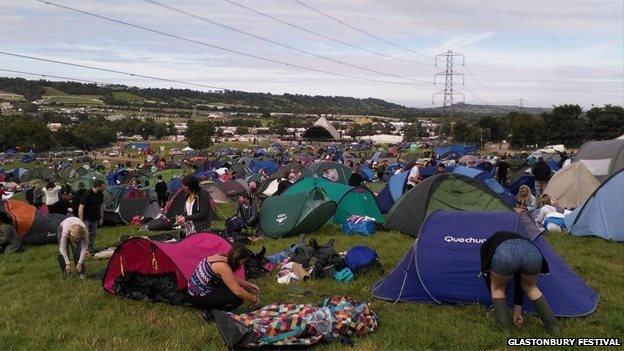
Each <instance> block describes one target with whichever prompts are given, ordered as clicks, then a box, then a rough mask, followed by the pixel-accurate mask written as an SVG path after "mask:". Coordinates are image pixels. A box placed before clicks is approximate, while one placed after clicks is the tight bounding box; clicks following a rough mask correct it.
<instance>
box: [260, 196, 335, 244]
mask: <svg viewBox="0 0 624 351" xmlns="http://www.w3.org/2000/svg"><path fill="white" fill-rule="evenodd" d="M335 211H336V203H335V202H334V201H331V200H330V199H329V198H328V197H327V195H326V194H325V192H324V191H323V190H322V189H320V188H316V187H315V188H312V189H310V190H309V191H307V192H295V193H292V194H282V195H279V196H271V197H268V198H267V199H266V200H264V202H262V207H261V208H260V222H259V224H260V230H261V231H262V232H263V233H264V234H265V235H267V236H269V237H271V238H281V237H284V236H286V235H289V236H292V235H298V234H303V233H312V232H314V231H315V230H317V229H318V228H320V227H322V226H323V225H324V224H325V223H326V222H327V221H328V220H329V219H330V218H331V217H332V216H333V215H334V212H335Z"/></svg>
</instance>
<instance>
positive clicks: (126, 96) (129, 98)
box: [113, 91, 145, 102]
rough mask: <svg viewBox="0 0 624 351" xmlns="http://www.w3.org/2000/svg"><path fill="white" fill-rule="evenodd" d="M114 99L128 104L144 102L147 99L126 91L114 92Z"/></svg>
mask: <svg viewBox="0 0 624 351" xmlns="http://www.w3.org/2000/svg"><path fill="white" fill-rule="evenodd" d="M113 99H115V100H120V101H126V102H143V101H145V98H143V97H141V96H138V95H135V94H132V93H128V92H125V91H113Z"/></svg>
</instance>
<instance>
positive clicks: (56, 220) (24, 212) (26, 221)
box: [0, 200, 66, 244]
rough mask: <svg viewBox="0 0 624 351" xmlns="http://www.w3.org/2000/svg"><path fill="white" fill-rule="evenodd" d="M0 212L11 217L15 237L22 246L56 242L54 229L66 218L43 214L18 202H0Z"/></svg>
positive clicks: (24, 203) (22, 202)
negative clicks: (15, 232)
mask: <svg viewBox="0 0 624 351" xmlns="http://www.w3.org/2000/svg"><path fill="white" fill-rule="evenodd" d="M0 212H4V213H6V214H8V215H9V217H11V219H12V221H13V226H14V227H15V230H16V231H17V235H18V236H19V237H20V238H21V240H22V243H24V244H48V243H53V242H56V229H57V228H58V226H59V224H60V223H61V222H62V221H63V220H64V219H65V218H66V217H65V216H64V215H60V214H48V215H46V214H44V213H43V212H41V211H39V210H38V209H37V208H36V207H35V206H32V205H30V204H28V203H26V202H24V201H20V200H0Z"/></svg>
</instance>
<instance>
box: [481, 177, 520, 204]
mask: <svg viewBox="0 0 624 351" xmlns="http://www.w3.org/2000/svg"><path fill="white" fill-rule="evenodd" d="M484 182H485V184H487V186H488V188H490V189H491V190H492V191H493V192H495V193H497V194H498V195H500V197H501V198H502V199H503V201H505V203H506V204H507V205H509V206H515V205H516V197H515V196H513V195H512V194H511V193H510V192H509V191H507V189H505V188H504V187H503V186H502V185H500V183H499V182H498V181H497V180H496V179H492V178H490V179H486V180H484Z"/></svg>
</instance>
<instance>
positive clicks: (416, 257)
mask: <svg viewBox="0 0 624 351" xmlns="http://www.w3.org/2000/svg"><path fill="white" fill-rule="evenodd" d="M498 231H510V232H515V233H518V234H520V235H523V236H525V237H526V238H528V239H529V240H532V241H533V243H534V244H535V245H536V246H537V247H538V249H539V250H540V252H541V253H542V255H543V256H544V258H545V259H546V261H547V262H548V267H549V271H550V273H549V274H547V275H540V276H539V278H538V280H537V285H538V287H539V288H540V290H541V291H542V293H543V294H544V295H545V296H546V298H547V299H548V302H549V304H550V306H551V308H552V310H553V312H554V314H555V315H556V316H559V317H580V316H585V315H588V314H590V313H592V312H593V311H594V310H595V309H596V307H597V304H598V299H599V296H598V294H597V293H596V292H595V291H594V290H592V289H591V288H590V287H589V286H588V285H587V284H586V283H585V282H584V281H583V280H582V279H581V278H580V277H579V276H577V275H576V273H574V272H573V271H572V270H571V269H570V268H569V267H568V265H567V264H566V263H565V262H564V261H563V260H562V259H561V258H560V257H559V256H558V255H557V254H556V253H555V252H554V251H553V250H552V249H551V248H550V246H549V245H548V243H547V242H546V240H544V239H543V238H542V236H541V235H539V230H538V229H537V227H536V226H535V223H534V222H533V221H532V219H531V218H529V217H528V216H527V215H526V214H517V213H515V212H457V211H436V212H434V213H432V214H431V215H430V216H429V217H428V218H427V220H426V221H425V223H424V224H423V226H422V228H421V230H420V234H419V236H418V240H416V241H415V243H414V245H413V246H412V248H410V249H409V250H408V251H407V253H406V254H405V256H404V257H403V259H402V260H401V262H400V263H399V264H398V265H397V266H396V267H395V268H394V269H393V270H392V271H391V272H390V274H388V275H387V276H386V277H385V278H383V279H381V280H380V281H378V282H377V283H375V284H374V285H373V288H372V293H373V295H374V296H375V297H377V298H379V299H383V300H390V301H412V302H430V303H438V304H462V303H475V302H476V303H481V304H483V305H486V306H489V305H490V304H491V295H490V292H489V289H488V288H487V286H486V284H485V282H484V278H483V277H481V276H480V271H481V256H480V248H481V245H482V244H483V243H484V242H485V241H486V240H487V239H488V238H489V237H490V236H492V235H493V234H494V233H496V232H498ZM506 295H507V302H508V305H509V306H510V307H512V306H513V281H512V282H511V283H510V284H509V285H508V286H507V294H506ZM523 307H524V309H525V310H526V311H527V312H528V311H530V310H531V309H532V304H531V303H530V302H529V301H528V300H527V298H526V297H525V301H524V303H523Z"/></svg>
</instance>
